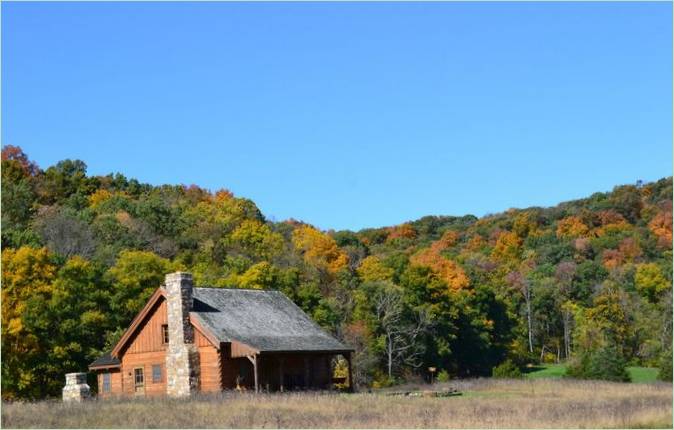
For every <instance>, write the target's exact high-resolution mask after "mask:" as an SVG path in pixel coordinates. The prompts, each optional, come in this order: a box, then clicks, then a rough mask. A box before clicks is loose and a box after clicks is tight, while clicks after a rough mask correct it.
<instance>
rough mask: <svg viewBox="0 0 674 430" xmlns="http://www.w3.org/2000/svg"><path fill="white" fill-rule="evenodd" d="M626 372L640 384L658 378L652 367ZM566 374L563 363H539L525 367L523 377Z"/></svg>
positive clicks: (632, 368) (550, 376)
mask: <svg viewBox="0 0 674 430" xmlns="http://www.w3.org/2000/svg"><path fill="white" fill-rule="evenodd" d="M627 374H628V375H629V376H630V380H631V382H634V383H637V384H642V383H648V382H656V381H657V379H658V369H656V368H654V367H639V366H629V367H627ZM565 375H566V365H564V364H541V365H538V366H534V367H531V368H529V369H526V371H525V373H524V377H525V378H529V379H537V378H562V377H564V376H565Z"/></svg>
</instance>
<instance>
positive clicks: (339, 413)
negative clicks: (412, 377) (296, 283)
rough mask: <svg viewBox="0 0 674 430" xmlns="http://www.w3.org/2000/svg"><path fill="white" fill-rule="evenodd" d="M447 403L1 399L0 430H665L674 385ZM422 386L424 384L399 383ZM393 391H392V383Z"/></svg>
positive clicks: (336, 397)
mask: <svg viewBox="0 0 674 430" xmlns="http://www.w3.org/2000/svg"><path fill="white" fill-rule="evenodd" d="M446 387H453V388H457V389H459V390H460V391H461V392H462V395H460V396H454V397H401V396H387V395H385V393H386V392H378V393H357V394H318V393H315V394H311V393H303V394H299V393H298V394H262V395H258V396H255V395H253V394H238V393H224V394H221V395H217V396H208V397H199V398H194V399H190V400H174V399H137V400H108V401H95V400H94V401H89V402H85V403H83V404H63V403H61V402H59V401H43V402H36V403H5V404H3V407H2V423H1V424H2V427H3V428H26V427H33V428H35V427H39V428H64V427H65V428H82V427H85V428H120V427H121V428H157V427H159V428H179V427H182V428H208V427H220V428H222V427H234V428H250V427H255V428H316V427H318V428H340V427H341V428H420V427H433V428H440V427H444V428H447V427H453V428H583V427H584V428H588V427H589V428H651V427H659V428H672V384H665V383H659V384H617V383H606V382H588V381H573V380H545V379H539V380H517V381H507V380H493V379H483V380H470V381H457V382H453V383H450V384H436V385H434V386H433V388H434V389H442V388H446ZM414 388H420V389H427V388H428V386H425V387H424V386H419V387H405V389H414ZM396 390H400V387H397V388H396Z"/></svg>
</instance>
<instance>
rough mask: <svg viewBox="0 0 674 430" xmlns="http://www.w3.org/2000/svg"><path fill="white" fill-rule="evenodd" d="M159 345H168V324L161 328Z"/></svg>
mask: <svg viewBox="0 0 674 430" xmlns="http://www.w3.org/2000/svg"><path fill="white" fill-rule="evenodd" d="M161 343H163V344H165V345H167V344H168V343H169V335H168V324H164V325H162V326H161Z"/></svg>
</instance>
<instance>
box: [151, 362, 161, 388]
mask: <svg viewBox="0 0 674 430" xmlns="http://www.w3.org/2000/svg"><path fill="white" fill-rule="evenodd" d="M152 382H153V383H157V382H161V364H153V365H152Z"/></svg>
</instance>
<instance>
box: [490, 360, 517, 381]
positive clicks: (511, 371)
mask: <svg viewBox="0 0 674 430" xmlns="http://www.w3.org/2000/svg"><path fill="white" fill-rule="evenodd" d="M491 376H493V377H494V378H521V377H522V372H521V371H520V368H519V367H517V366H516V365H515V363H513V362H512V361H511V360H506V361H504V362H503V363H501V364H499V365H498V366H496V367H494V368H493V369H492V372H491Z"/></svg>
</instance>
